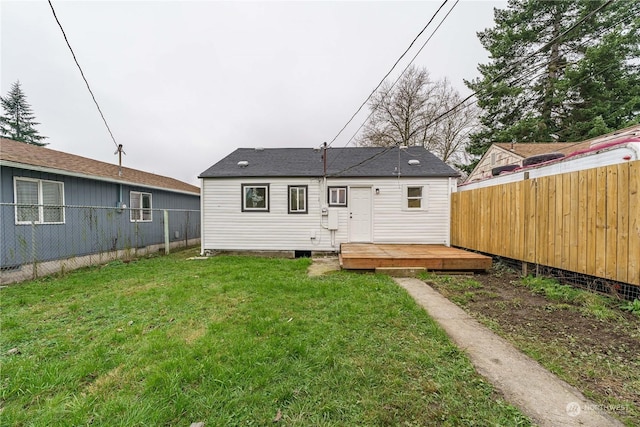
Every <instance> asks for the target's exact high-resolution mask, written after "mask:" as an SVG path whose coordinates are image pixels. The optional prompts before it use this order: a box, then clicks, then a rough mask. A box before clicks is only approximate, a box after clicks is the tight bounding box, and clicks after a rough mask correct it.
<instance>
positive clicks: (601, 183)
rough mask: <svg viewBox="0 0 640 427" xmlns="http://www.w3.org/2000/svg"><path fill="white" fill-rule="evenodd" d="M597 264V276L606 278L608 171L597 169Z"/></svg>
mask: <svg viewBox="0 0 640 427" xmlns="http://www.w3.org/2000/svg"><path fill="white" fill-rule="evenodd" d="M595 191H596V192H595V194H596V262H595V266H596V268H595V275H596V276H598V277H606V276H605V274H606V244H607V233H606V231H607V230H606V226H607V199H606V196H607V170H606V168H598V169H596V190H595Z"/></svg>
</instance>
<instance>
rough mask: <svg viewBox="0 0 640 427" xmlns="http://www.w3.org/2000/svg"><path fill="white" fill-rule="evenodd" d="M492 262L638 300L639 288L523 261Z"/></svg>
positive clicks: (501, 260)
mask: <svg viewBox="0 0 640 427" xmlns="http://www.w3.org/2000/svg"><path fill="white" fill-rule="evenodd" d="M493 258H494V261H495V262H497V263H500V264H503V265H506V266H507V267H509V268H511V269H513V270H514V271H515V272H522V274H525V272H526V274H531V275H534V276H535V277H549V278H552V279H555V280H557V281H558V282H559V283H562V284H564V285H570V286H573V287H575V288H582V289H585V290H588V291H591V292H595V293H600V294H606V295H609V296H613V297H615V298H620V299H624V300H629V301H633V300H634V299H640V286H637V285H633V284H630V283H624V282H619V281H616V280H609V279H604V278H601V277H594V276H589V275H586V274H581V273H576V272H573V271H568V270H562V269H560V268H554V267H549V266H546V265H541V264H531V263H526V262H524V261H520V260H516V259H511V258H504V257H496V256H494V257H493Z"/></svg>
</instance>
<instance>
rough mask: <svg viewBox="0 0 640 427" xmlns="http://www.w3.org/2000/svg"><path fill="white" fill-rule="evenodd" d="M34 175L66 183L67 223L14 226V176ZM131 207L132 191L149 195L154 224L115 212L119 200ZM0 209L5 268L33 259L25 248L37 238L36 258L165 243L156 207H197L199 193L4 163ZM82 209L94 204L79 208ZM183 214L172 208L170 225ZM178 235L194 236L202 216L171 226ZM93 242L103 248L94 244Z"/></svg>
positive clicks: (181, 219) (0, 174) (0, 263)
mask: <svg viewBox="0 0 640 427" xmlns="http://www.w3.org/2000/svg"><path fill="white" fill-rule="evenodd" d="M15 177H21V178H32V179H42V180H51V181H58V182H62V183H64V202H65V206H67V208H65V222H64V223H63V224H37V225H35V226H34V227H32V226H31V225H16V221H15V208H14V207H13V206H12V205H7V204H11V203H15V200H14V178H15ZM120 191H122V199H123V200H122V202H124V203H125V204H126V205H127V206H129V193H130V191H144V192H148V193H151V194H152V208H153V209H154V213H153V221H152V222H141V223H138V224H135V223H132V222H131V221H130V220H129V212H128V211H126V210H123V211H121V212H117V211H116V210H115V209H108V210H107V209H99V208H102V207H105V208H115V207H116V205H117V203H118V202H119V201H120V200H119V198H120V197H119V196H120ZM0 198H1V201H2V203H3V204H5V205H2V206H1V207H0V209H1V214H2V215H1V220H0V227H1V229H0V236H1V240H2V251H1V253H0V267H2V268H7V267H12V266H17V265H21V264H23V263H29V262H32V256H33V254H32V252H31V251H30V250H25V247H27V246H28V245H30V244H31V242H32V241H35V242H38V248H37V250H38V254H37V255H38V261H48V260H54V259H64V258H69V257H74V256H82V255H88V254H92V253H97V252H101V251H105V250H116V249H125V248H127V247H140V246H142V245H144V246H146V245H149V244H157V243H162V242H163V241H164V229H163V227H164V225H163V217H162V214H161V212H158V211H155V210H156V209H180V210H195V211H197V210H198V209H199V207H200V202H199V195H197V194H193V195H189V194H182V193H174V192H171V191H166V190H158V189H149V188H146V187H143V186H136V185H129V184H122V189H120V184H116V183H109V182H104V181H98V180H93V179H88V178H79V177H73V176H66V175H62V174H54V173H47V172H40V171H33V170H28V169H21V168H14V167H8V166H3V167H2V168H0ZM80 207H92V208H91V209H90V208H84V209H83V208H80ZM185 216H186V214H185V213H184V212H171V214H170V218H169V224H170V225H171V224H172V223H175V224H178V223H184V220H185V218H184V217H185ZM134 227H137V230H136V231H137V233H136V236H137V237H136V239H132V238H131V237H128V236H129V235H131V234H132V233H131V229H132V228H134ZM170 231H171V235H172V237H173V238H174V239H175V235H176V234H175V231H178V232H179V236H181V237H180V238H183V236H184V234H187V235H189V236H194V237H195V236H198V235H199V233H200V217H199V215H198V214H197V212H193V213H192V214H191V215H190V218H189V226H188V229H181V230H173V229H171V230H170ZM96 241H101V242H109V243H108V244H107V243H103V244H102V245H106V246H105V247H96Z"/></svg>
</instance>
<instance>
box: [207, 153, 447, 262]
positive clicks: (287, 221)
mask: <svg viewBox="0 0 640 427" xmlns="http://www.w3.org/2000/svg"><path fill="white" fill-rule="evenodd" d="M324 153H325V151H324V150H322V149H313V148H275V149H247V148H241V149H238V150H236V151H234V152H233V153H231V154H230V155H229V156H227V157H225V158H224V159H222V160H220V161H219V162H218V163H216V164H214V165H213V166H211V167H210V168H209V169H207V170H206V171H204V172H202V173H201V174H200V176H199V178H200V179H201V184H202V186H201V189H202V190H201V221H202V222H201V224H202V235H201V237H202V238H201V242H202V253H206V252H210V251H291V252H293V253H295V254H296V255H307V254H309V253H313V252H338V251H339V250H340V244H341V243H344V242H371V243H416V244H418V243H419V244H444V245H449V222H450V195H451V192H452V191H455V188H456V178H457V177H458V173H457V172H456V171H454V170H453V169H451V168H450V167H449V166H447V165H446V164H445V163H443V162H442V161H441V160H439V159H438V158H437V157H436V156H434V155H433V154H431V153H430V152H428V151H427V150H425V149H424V148H422V147H409V148H398V147H393V148H381V147H357V148H329V149H327V150H326V161H325V159H324V157H323V155H324Z"/></svg>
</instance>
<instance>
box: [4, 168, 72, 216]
mask: <svg viewBox="0 0 640 427" xmlns="http://www.w3.org/2000/svg"><path fill="white" fill-rule="evenodd" d="M13 185H14V200H15V202H16V224H31V223H36V224H64V184H63V183H62V182H58V181H46V180H43V179H32V178H17V177H16V178H14V180H13Z"/></svg>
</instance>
